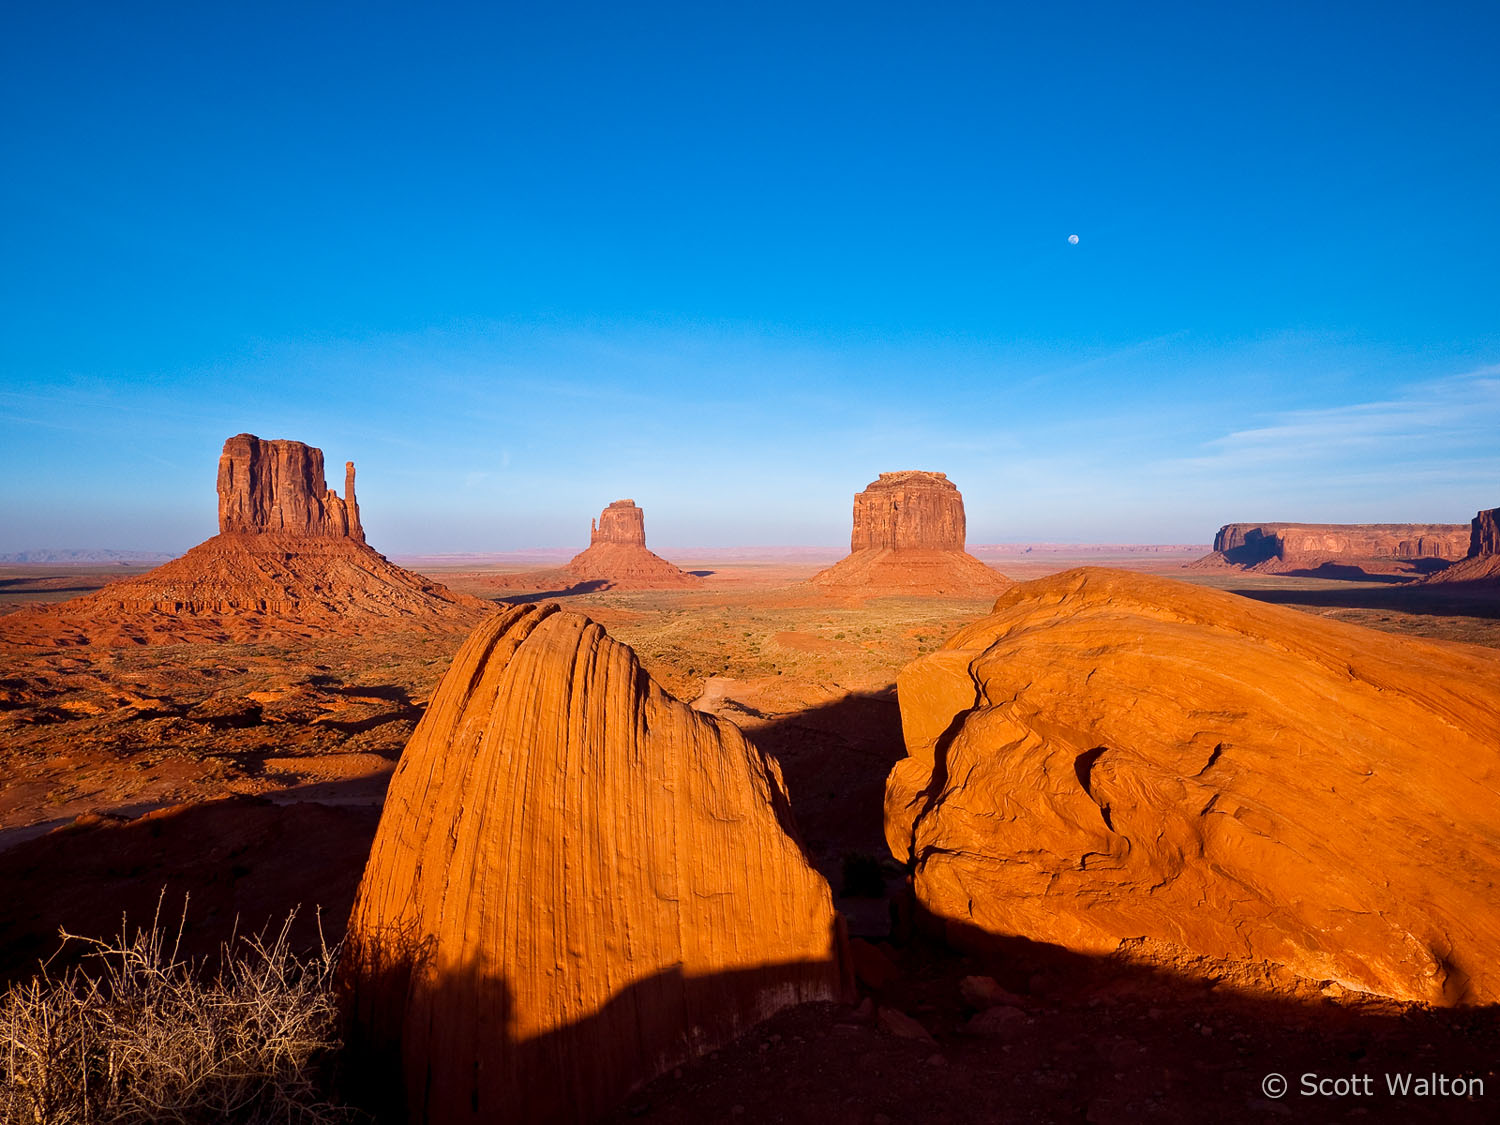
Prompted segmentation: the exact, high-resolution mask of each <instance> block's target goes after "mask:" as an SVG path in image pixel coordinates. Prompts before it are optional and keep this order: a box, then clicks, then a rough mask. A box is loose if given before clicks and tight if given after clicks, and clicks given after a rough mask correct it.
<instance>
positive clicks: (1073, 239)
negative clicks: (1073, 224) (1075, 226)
mask: <svg viewBox="0 0 1500 1125" xmlns="http://www.w3.org/2000/svg"><path fill="white" fill-rule="evenodd" d="M1068 245H1069V246H1077V245H1078V236H1077V235H1076V234H1070V235H1068Z"/></svg>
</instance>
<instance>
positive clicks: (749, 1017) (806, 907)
mask: <svg viewBox="0 0 1500 1125" xmlns="http://www.w3.org/2000/svg"><path fill="white" fill-rule="evenodd" d="M348 941H349V944H348V946H347V947H346V948H347V952H346V959H347V960H346V964H347V965H348V966H349V977H348V997H349V1011H350V1014H351V1017H352V1027H353V1031H352V1034H351V1042H352V1044H353V1047H354V1049H355V1051H356V1052H357V1054H358V1055H359V1057H361V1058H362V1059H363V1060H364V1062H365V1064H366V1065H367V1066H369V1067H372V1068H373V1070H374V1072H375V1073H388V1074H391V1075H393V1076H399V1084H400V1086H401V1097H403V1098H404V1100H405V1104H406V1106H407V1111H408V1120H410V1121H413V1122H435V1123H446V1122H457V1121H476V1122H477V1121H495V1120H507V1121H539V1122H542V1121H578V1122H584V1121H592V1120H596V1119H597V1118H598V1117H600V1116H601V1115H602V1114H604V1113H605V1112H607V1111H608V1110H610V1109H611V1108H612V1107H613V1106H615V1105H616V1104H617V1103H618V1102H619V1101H620V1100H621V1099H622V1098H623V1097H624V1096H625V1094H626V1093H627V1092H628V1091H629V1090H630V1089H631V1088H633V1087H634V1086H636V1085H638V1084H640V1083H642V1082H644V1081H646V1080H648V1079H650V1078H651V1077H653V1076H654V1075H656V1074H659V1073H661V1072H662V1071H663V1070H667V1069H670V1068H671V1067H673V1066H675V1065H677V1064H678V1063H680V1062H682V1061H683V1060H685V1059H687V1058H690V1057H692V1056H694V1055H698V1054H702V1053H704V1052H706V1051H710V1050H713V1049H715V1048H716V1047H718V1046H720V1045H722V1044H724V1043H727V1042H728V1041H729V1040H731V1039H733V1038H735V1037H736V1036H737V1035H739V1034H741V1033H743V1032H744V1031H745V1030H747V1029H748V1028H750V1027H751V1026H753V1025H754V1024H755V1023H757V1022H758V1021H760V1020H763V1019H765V1018H766V1017H768V1016H770V1015H771V1014H773V1013H774V1012H776V1011H778V1010H779V1009H781V1008H784V1007H787V1006H789V1005H793V1004H798V1003H802V1002H805V1001H810V1000H832V999H836V998H839V997H841V996H842V995H843V994H844V991H845V988H846V985H847V981H846V978H845V974H844V971H843V969H842V967H841V966H842V964H843V960H844V958H843V955H842V949H843V944H842V939H841V937H840V930H839V928H838V924H837V918H836V915H835V914H834V911H833V908H832V899H831V895H830V891H829V888H828V886H827V884H826V883H824V881H823V880H822V878H821V877H820V876H819V875H818V874H817V873H816V872H814V871H813V870H812V869H811V868H810V867H809V866H808V864H807V862H806V860H805V859H804V858H803V855H802V852H801V849H800V847H799V845H798V843H797V840H796V835H795V828H794V826H793V825H792V822H791V814H790V807H789V804H788V800H787V796H786V792H785V789H784V787H783V785H782V780H781V774H780V770H779V769H778V767H777V765H776V763H775V761H774V760H773V759H770V758H768V757H766V756H765V755H763V754H761V753H760V752H759V751H757V750H756V749H754V748H753V747H752V746H750V745H749V744H748V743H747V742H746V741H745V739H744V738H743V737H742V736H741V735H740V733H739V731H738V730H736V729H735V728H734V727H733V726H731V725H729V724H728V723H724V722H721V721H719V720H717V719H714V718H712V717H710V716H706V715H703V714H700V713H698V712H696V711H694V710H692V709H691V708H689V707H687V706H685V705H683V704H681V703H679V702H677V701H676V700H675V699H672V698H671V697H670V696H668V695H667V694H665V693H664V692H663V691H662V690H661V689H660V688H659V687H658V686H657V685H656V683H655V682H654V681H653V680H652V679H651V678H650V676H648V675H647V674H646V672H645V671H644V670H643V669H642V668H641V666H640V664H639V662H638V661H637V660H636V658H635V654H634V653H633V652H631V650H630V649H629V648H627V647H626V646H624V645H622V644H619V643H617V642H615V641H613V640H611V639H610V638H609V637H608V636H607V635H606V634H605V633H604V631H603V630H602V629H601V628H600V627H599V626H598V625H596V624H594V623H593V622H591V621H589V620H588V619H587V618H586V617H582V616H580V615H577V614H572V613H565V612H561V611H559V610H558V608H557V607H556V606H555V605H551V604H548V605H544V606H541V607H536V606H526V607H517V608H512V609H509V610H506V611H505V612H504V613H503V614H501V615H498V616H496V617H495V618H493V619H491V620H490V621H487V622H486V623H484V624H483V625H481V626H480V628H479V629H477V630H476V631H475V633H474V634H473V635H472V636H471V637H470V638H469V640H468V641H467V642H466V643H465V645H464V647H463V649H462V650H461V651H460V652H459V654H458V656H457V658H456V659H455V660H454V663H453V667H452V668H451V669H450V670H449V672H448V674H447V676H446V677H445V678H444V680H443V682H442V684H441V686H440V687H439V689H438V691H437V693H436V695H435V696H434V698H433V702H432V704H431V706H430V707H429V708H428V710H427V714H426V715H425V717H424V718H423V719H422V722H421V724H420V726H419V727H418V728H417V731H416V733H415V734H414V735H413V736H412V739H411V742H410V743H409V744H408V745H407V747H406V750H405V752H404V753H403V755H402V758H401V764H400V766H399V767H398V768H397V771H396V774H395V777H394V778H393V780H392V782H391V787H390V791H389V794H388V795H387V797H386V803H385V810H384V812H383V814H382V817H381V822H380V828H379V831H378V833H377V836H376V840H375V844H374V847H373V849H372V851H371V854H370V861H369V864H368V866H367V868H366V870H365V875H364V880H363V882H362V883H361V886H360V890H359V897H358V900H357V902H356V904H355V908H354V913H353V916H352V918H351V920H350V929H349V938H348Z"/></svg>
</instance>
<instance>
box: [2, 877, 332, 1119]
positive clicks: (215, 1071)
mask: <svg viewBox="0 0 1500 1125" xmlns="http://www.w3.org/2000/svg"><path fill="white" fill-rule="evenodd" d="M185 916H186V906H185V905H184V917H185ZM295 916H296V912H295V911H294V912H293V913H292V914H291V915H290V916H288V918H287V919H286V921H285V922H284V923H283V924H282V925H281V928H280V930H279V931H278V932H275V933H274V936H270V937H268V936H267V935H268V933H270V931H267V932H264V933H261V934H258V935H255V936H253V937H241V938H239V939H238V940H237V941H236V940H235V939H233V938H231V940H230V942H229V943H226V944H225V945H223V946H222V947H221V948H220V958H219V967H218V969H217V971H216V972H215V973H212V974H210V973H208V972H207V971H206V966H205V965H204V964H203V963H201V962H197V961H193V960H191V959H188V958H186V957H183V956H181V955H179V948H180V944H181V937H182V929H183V927H182V925H181V924H179V925H178V927H177V933H176V935H175V936H174V935H172V934H171V933H170V931H169V929H168V928H166V927H164V926H163V925H162V924H161V917H160V906H159V905H158V909H157V917H156V919H155V920H153V923H152V926H151V928H150V929H149V930H140V931H137V933H136V935H135V937H134V939H133V940H129V941H127V940H126V936H125V930H124V927H123V926H122V928H121V935H120V939H119V940H118V941H117V942H113V943H111V942H102V941H95V940H93V939H88V938H78V937H76V936H74V935H71V934H67V933H64V934H63V937H64V939H65V940H66V941H70V942H84V943H86V944H87V945H89V946H91V947H92V949H91V951H90V952H89V954H88V955H87V957H86V958H85V963H84V964H78V965H75V966H74V967H72V968H69V969H67V970H66V971H64V972H62V973H60V974H58V975H53V974H51V973H50V972H49V970H48V968H47V966H43V967H42V971H41V972H40V973H39V974H38V975H37V976H36V977H33V978H32V979H31V980H29V981H27V982H26V983H24V984H19V985H15V986H13V987H12V988H11V989H10V990H9V992H7V993H6V995H5V996H4V998H3V1000H0V1120H3V1121H4V1122H7V1123H12V1122H14V1123H17V1125H19V1123H22V1122H24V1123H26V1125H70V1123H72V1122H89V1123H95V1122H97V1123H104V1122H109V1123H130V1122H163V1121H165V1122H180V1123H184V1125H187V1123H193V1125H197V1123H200V1122H271V1121H276V1122H304V1123H309V1125H318V1123H322V1122H335V1121H340V1122H342V1121H350V1120H353V1119H354V1117H355V1116H356V1115H355V1114H354V1112H353V1111H351V1110H349V1109H346V1108H344V1107H342V1106H339V1105H336V1104H334V1103H333V1102H331V1101H330V1100H329V1099H328V1097H327V1095H326V1090H325V1087H324V1085H323V1082H324V1079H325V1077H326V1074H325V1067H326V1066H327V1065H328V1064H330V1063H331V1061H332V1059H333V1056H334V1053H335V1051H336V1049H337V1047H338V1041H337V1038H336V1034H337V1024H338V1016H337V1008H336V1001H335V997H334V993H333V977H334V971H335V968H336V965H337V961H338V948H337V947H336V946H335V947H332V948H330V947H329V946H328V945H327V943H326V942H321V928H320V944H321V949H320V951H319V952H316V953H314V954H312V955H311V956H308V957H299V956H298V955H297V954H296V953H295V952H293V950H292V948H291V946H290V943H289V933H290V930H291V925H292V920H293V918H295ZM169 942H170V944H169Z"/></svg>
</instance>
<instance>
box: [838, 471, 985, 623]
mask: <svg viewBox="0 0 1500 1125" xmlns="http://www.w3.org/2000/svg"><path fill="white" fill-rule="evenodd" d="M964 536H965V527H964V501H963V496H962V495H961V494H960V493H959V491H958V488H957V487H956V486H955V485H954V484H953V482H952V481H950V480H949V479H948V478H947V476H946V475H945V474H943V473H928V472H917V471H914V470H913V471H905V472H896V473H881V474H880V479H878V480H876V481H874V482H873V483H871V484H870V485H869V486H868V487H867V488H866V489H865V490H864V491H863V492H861V493H858V494H857V495H856V496H855V497H854V531H853V534H852V535H851V536H850V540H849V547H850V554H849V556H848V558H845V559H843V560H842V561H840V562H838V563H836V564H834V565H833V566H831V567H829V568H828V569H827V570H823V571H820V572H818V573H817V574H815V575H814V576H813V577H812V579H810V581H811V582H813V583H814V584H816V585H818V586H822V587H824V588H826V589H828V590H830V591H832V592H839V593H852V594H857V595H858V594H864V595H881V594H908V595H937V596H948V597H970V596H975V595H985V594H993V593H997V592H999V591H1000V590H1003V589H1004V588H1005V587H1006V586H1008V585H1009V584H1010V580H1009V579H1008V578H1006V577H1005V576H1004V575H1003V574H1001V573H1000V572H999V571H997V570H994V569H992V568H990V567H988V566H986V565H985V564H984V563H982V562H980V561H979V560H978V559H976V558H975V557H974V556H973V555H970V554H969V553H967V552H966V551H965V550H964Z"/></svg>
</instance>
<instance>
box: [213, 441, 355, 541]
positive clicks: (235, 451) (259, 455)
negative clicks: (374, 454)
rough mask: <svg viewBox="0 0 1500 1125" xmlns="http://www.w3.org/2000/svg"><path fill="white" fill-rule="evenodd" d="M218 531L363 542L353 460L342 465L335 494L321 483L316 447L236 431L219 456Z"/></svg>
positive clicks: (319, 461) (320, 451)
mask: <svg viewBox="0 0 1500 1125" xmlns="http://www.w3.org/2000/svg"><path fill="white" fill-rule="evenodd" d="M219 531H220V532H266V531H271V532H285V533H288V534H291V535H297V536H302V537H306V538H332V539H343V538H349V539H354V540H357V541H358V542H361V543H363V542H364V540H365V533H364V529H363V528H362V527H361V526H360V523H359V505H358V504H357V503H356V502H355V499H354V462H353V461H346V462H345V463H344V495H343V496H342V497H340V496H339V494H338V493H336V492H334V491H333V490H332V489H331V488H328V487H327V485H326V484H325V483H324V480H323V451H322V450H321V449H315V448H313V447H312V446H310V445H303V444H302V443H301V442H300V441H287V440H284V439H280V440H275V441H264V440H262V439H261V438H258V437H256V436H255V435H254V434H236V435H235V436H234V437H232V438H230V439H229V440H228V441H226V442H225V443H224V452H223V453H222V454H221V455H220V457H219Z"/></svg>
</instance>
